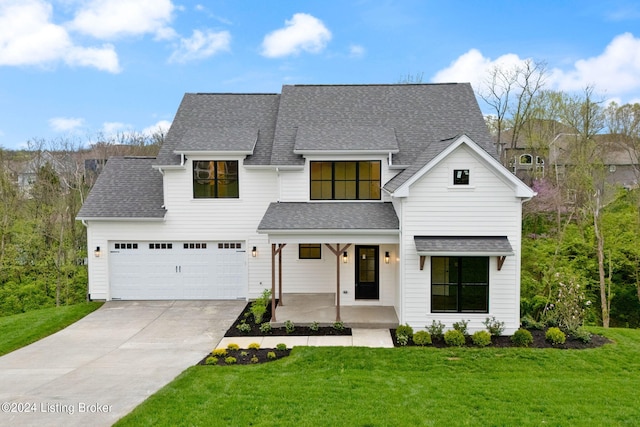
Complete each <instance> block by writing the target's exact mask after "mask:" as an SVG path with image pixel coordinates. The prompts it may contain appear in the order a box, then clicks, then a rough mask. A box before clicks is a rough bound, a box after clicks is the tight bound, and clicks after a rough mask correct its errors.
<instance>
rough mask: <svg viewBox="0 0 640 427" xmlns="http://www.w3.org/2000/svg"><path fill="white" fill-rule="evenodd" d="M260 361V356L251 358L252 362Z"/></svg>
mask: <svg viewBox="0 0 640 427" xmlns="http://www.w3.org/2000/svg"><path fill="white" fill-rule="evenodd" d="M259 361H260V359H258V356H253V357H252V358H251V363H258V362H259Z"/></svg>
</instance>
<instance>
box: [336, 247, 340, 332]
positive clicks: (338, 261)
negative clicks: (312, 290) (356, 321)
mask: <svg viewBox="0 0 640 427" xmlns="http://www.w3.org/2000/svg"><path fill="white" fill-rule="evenodd" d="M336 274H337V278H336V322H340V243H337V244H336Z"/></svg>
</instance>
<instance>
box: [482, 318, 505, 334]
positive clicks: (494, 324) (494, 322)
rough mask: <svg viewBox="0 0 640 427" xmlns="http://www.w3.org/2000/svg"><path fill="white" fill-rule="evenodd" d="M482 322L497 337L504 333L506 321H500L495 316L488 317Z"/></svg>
mask: <svg viewBox="0 0 640 427" xmlns="http://www.w3.org/2000/svg"><path fill="white" fill-rule="evenodd" d="M482 324H483V325H484V326H485V327H486V328H487V331H489V333H490V334H491V335H493V336H495V337H497V336H500V335H502V332H503V331H504V322H500V321H498V319H496V318H495V317H491V318H489V317H487V318H486V320H485V321H484V322H482Z"/></svg>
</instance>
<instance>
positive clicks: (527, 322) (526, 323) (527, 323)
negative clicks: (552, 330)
mask: <svg viewBox="0 0 640 427" xmlns="http://www.w3.org/2000/svg"><path fill="white" fill-rule="evenodd" d="M520 324H521V325H522V327H523V328H524V329H537V330H542V329H544V323H543V322H538V321H537V320H535V319H534V318H533V317H531V316H524V317H523V318H522V319H520Z"/></svg>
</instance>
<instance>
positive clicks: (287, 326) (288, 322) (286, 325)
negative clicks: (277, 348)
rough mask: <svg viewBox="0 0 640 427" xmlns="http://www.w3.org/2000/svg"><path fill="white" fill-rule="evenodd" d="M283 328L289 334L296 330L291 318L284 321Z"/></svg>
mask: <svg viewBox="0 0 640 427" xmlns="http://www.w3.org/2000/svg"><path fill="white" fill-rule="evenodd" d="M284 329H285V330H286V331H287V333H288V334H290V333H292V332H293V331H295V330H296V326H295V325H294V324H293V322H292V321H291V320H286V321H285V322H284Z"/></svg>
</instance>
